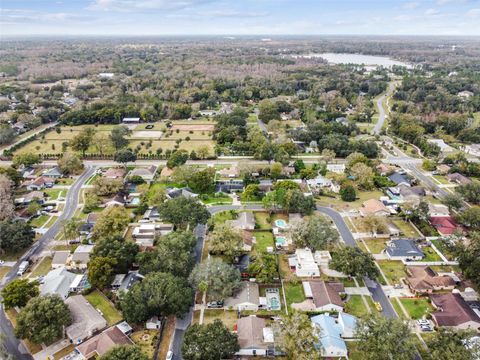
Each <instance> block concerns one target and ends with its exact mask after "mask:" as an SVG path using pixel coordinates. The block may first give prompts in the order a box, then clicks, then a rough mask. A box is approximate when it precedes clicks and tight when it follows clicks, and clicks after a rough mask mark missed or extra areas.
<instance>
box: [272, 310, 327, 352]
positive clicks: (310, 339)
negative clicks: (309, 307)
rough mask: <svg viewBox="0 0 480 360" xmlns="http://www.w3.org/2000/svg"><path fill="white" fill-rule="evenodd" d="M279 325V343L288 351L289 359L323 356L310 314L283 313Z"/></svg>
mask: <svg viewBox="0 0 480 360" xmlns="http://www.w3.org/2000/svg"><path fill="white" fill-rule="evenodd" d="M275 326H277V327H278V334H279V336H278V345H279V347H280V348H281V349H282V350H283V351H284V352H285V353H286V357H287V359H288V360H315V359H319V358H320V357H321V354H320V352H319V351H318V350H317V347H316V344H318V342H319V339H318V336H317V335H316V334H315V331H314V328H313V327H312V322H311V321H310V318H309V317H308V315H306V314H304V313H301V312H298V311H293V312H290V313H289V314H288V315H282V318H281V321H280V322H279V323H278V324H275Z"/></svg>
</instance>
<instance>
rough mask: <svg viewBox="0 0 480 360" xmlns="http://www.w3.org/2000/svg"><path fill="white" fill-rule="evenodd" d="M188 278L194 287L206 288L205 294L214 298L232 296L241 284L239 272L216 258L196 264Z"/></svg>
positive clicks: (219, 298) (220, 298)
mask: <svg viewBox="0 0 480 360" xmlns="http://www.w3.org/2000/svg"><path fill="white" fill-rule="evenodd" d="M189 279H190V282H191V283H192V284H193V286H194V287H195V288H196V289H199V288H200V287H204V288H206V291H207V294H208V295H209V296H210V297H212V298H214V299H216V300H222V299H224V298H226V297H229V296H232V295H233V293H234V291H235V290H237V289H239V288H240V286H241V282H240V272H239V271H238V270H237V269H235V268H234V267H233V266H231V265H229V264H227V263H224V262H223V261H222V260H221V259H218V258H210V259H209V260H207V261H204V262H201V263H200V264H197V265H196V266H195V268H194V269H193V271H192V273H191V274H190V278H189Z"/></svg>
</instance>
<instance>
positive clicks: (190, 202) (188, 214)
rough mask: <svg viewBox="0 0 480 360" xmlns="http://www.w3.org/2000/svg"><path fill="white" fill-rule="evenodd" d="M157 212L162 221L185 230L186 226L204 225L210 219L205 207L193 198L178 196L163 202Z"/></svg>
mask: <svg viewBox="0 0 480 360" xmlns="http://www.w3.org/2000/svg"><path fill="white" fill-rule="evenodd" d="M158 212H159V213H160V216H161V217H162V219H163V220H165V221H168V222H170V223H172V224H174V225H175V226H178V227H180V228H181V229H185V228H186V227H187V225H190V226H192V227H193V226H195V225H197V224H205V223H206V222H207V220H208V219H209V218H210V213H209V212H208V211H207V208H206V207H205V205H203V204H202V203H200V202H199V201H198V200H196V199H194V198H187V197H185V196H179V197H177V198H174V199H171V200H168V201H165V202H164V203H163V204H160V206H159V207H158Z"/></svg>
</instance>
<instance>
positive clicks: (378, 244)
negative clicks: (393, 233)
mask: <svg viewBox="0 0 480 360" xmlns="http://www.w3.org/2000/svg"><path fill="white" fill-rule="evenodd" d="M364 241H365V243H366V244H367V246H368V248H369V249H370V251H371V252H372V254H380V253H381V252H382V251H383V250H384V249H385V239H364Z"/></svg>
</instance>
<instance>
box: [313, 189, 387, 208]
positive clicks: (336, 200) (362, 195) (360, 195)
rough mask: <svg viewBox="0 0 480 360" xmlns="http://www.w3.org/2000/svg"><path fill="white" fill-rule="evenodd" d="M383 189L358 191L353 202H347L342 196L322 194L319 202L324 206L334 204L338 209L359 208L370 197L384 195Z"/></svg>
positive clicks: (375, 197) (374, 197)
mask: <svg viewBox="0 0 480 360" xmlns="http://www.w3.org/2000/svg"><path fill="white" fill-rule="evenodd" d="M383 195H384V194H383V192H381V191H360V192H357V199H356V200H355V201H352V202H346V201H343V200H342V199H340V196H336V197H333V198H332V197H328V196H320V197H319V201H318V203H319V204H320V205H324V206H333V207H334V208H335V209H337V210H347V209H358V208H360V207H361V206H362V203H363V202H365V201H366V200H369V199H378V198H379V197H380V196H383Z"/></svg>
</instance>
